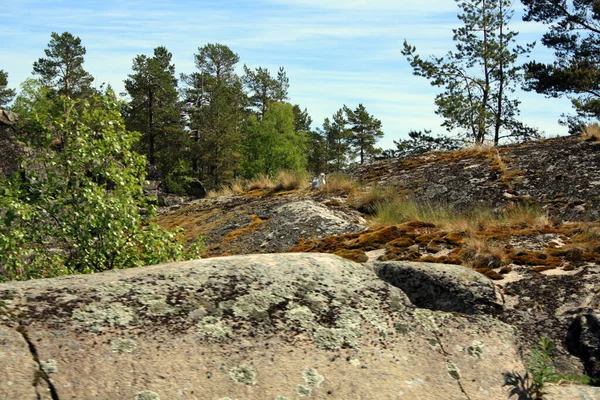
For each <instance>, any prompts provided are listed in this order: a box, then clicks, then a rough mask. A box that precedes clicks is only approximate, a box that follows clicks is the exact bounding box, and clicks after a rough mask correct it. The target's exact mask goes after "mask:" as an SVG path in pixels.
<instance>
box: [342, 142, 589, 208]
mask: <svg viewBox="0 0 600 400" xmlns="http://www.w3.org/2000/svg"><path fill="white" fill-rule="evenodd" d="M598 165H600V142H597V141H596V142H594V141H583V140H579V139H577V138H572V137H568V138H559V139H549V140H544V141H533V142H527V143H524V144H522V145H518V146H503V147H498V148H483V149H476V148H473V149H466V150H461V151H456V152H448V153H430V154H426V155H424V156H420V157H411V158H405V159H391V160H381V161H377V162H375V163H372V164H368V165H362V166H358V167H357V168H355V169H354V170H353V171H351V173H352V174H353V175H354V176H356V177H358V178H360V179H361V180H362V181H364V182H377V183H379V184H381V185H394V186H396V187H397V189H398V190H399V191H400V192H402V193H405V194H408V195H410V196H412V197H414V198H415V199H417V200H419V201H423V202H431V203H441V204H446V205H449V206H451V207H454V208H456V209H472V208H473V207H474V206H477V205H480V206H485V207H492V208H502V207H504V206H506V205H508V204H511V203H514V202H535V203H537V204H540V205H541V206H543V207H544V208H545V209H547V210H548V212H549V213H550V214H551V215H553V216H555V217H557V218H561V219H563V220H590V219H591V220H595V219H598V218H600V169H599V168H598Z"/></svg>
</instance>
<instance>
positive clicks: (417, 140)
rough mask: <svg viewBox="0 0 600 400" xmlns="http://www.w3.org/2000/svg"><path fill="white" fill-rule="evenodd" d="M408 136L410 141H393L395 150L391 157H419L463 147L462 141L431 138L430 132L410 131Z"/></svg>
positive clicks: (437, 137)
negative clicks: (424, 154)
mask: <svg viewBox="0 0 600 400" xmlns="http://www.w3.org/2000/svg"><path fill="white" fill-rule="evenodd" d="M408 136H409V138H410V139H400V140H398V141H396V140H394V144H395V145H396V150H393V151H392V153H391V156H392V157H407V156H410V155H419V154H423V153H427V152H428V151H433V150H442V151H451V150H458V149H460V148H461V147H462V145H463V142H462V141H460V140H457V139H453V138H450V137H447V136H432V135H431V131H430V130H425V131H410V132H408Z"/></svg>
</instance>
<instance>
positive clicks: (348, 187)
mask: <svg viewBox="0 0 600 400" xmlns="http://www.w3.org/2000/svg"><path fill="white" fill-rule="evenodd" d="M319 191H320V192H322V193H325V194H336V195H346V196H352V195H355V194H356V193H358V191H359V184H358V182H357V181H356V179H354V178H352V177H350V176H348V175H345V174H331V175H329V176H328V177H327V184H325V185H324V186H322V187H320V188H319Z"/></svg>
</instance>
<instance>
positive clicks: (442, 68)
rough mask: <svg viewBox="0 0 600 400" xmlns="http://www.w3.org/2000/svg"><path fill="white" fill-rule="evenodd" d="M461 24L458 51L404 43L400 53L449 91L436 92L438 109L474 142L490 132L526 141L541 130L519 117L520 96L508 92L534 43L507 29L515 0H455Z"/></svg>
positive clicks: (416, 69)
mask: <svg viewBox="0 0 600 400" xmlns="http://www.w3.org/2000/svg"><path fill="white" fill-rule="evenodd" d="M457 3H458V6H459V7H460V8H461V9H462V13H460V14H458V18H459V19H460V20H461V21H462V23H463V26H461V27H459V28H457V29H454V30H453V33H454V41H455V42H456V52H452V51H450V52H448V53H447V55H446V56H445V57H431V58H429V59H422V58H421V57H420V56H419V55H418V54H416V48H415V47H414V46H411V45H409V44H408V43H407V42H406V41H405V42H404V50H403V51H402V53H403V54H404V55H405V56H406V57H407V59H408V61H409V62H410V65H411V66H412V67H413V70H414V74H415V75H417V76H422V77H425V78H427V79H429V80H430V81H431V85H432V86H440V87H443V88H444V89H445V91H444V92H443V93H441V94H439V95H437V96H436V99H435V103H436V105H437V107H438V108H437V111H436V113H437V114H439V115H441V116H442V117H443V118H444V123H443V126H445V127H446V128H447V129H448V130H449V131H453V130H458V131H460V133H461V134H463V135H464V136H466V137H467V138H469V139H471V140H473V141H474V142H475V143H483V142H484V140H485V139H486V138H487V137H490V138H491V139H492V140H493V141H494V144H498V142H499V141H500V140H501V139H502V138H513V139H517V140H522V139H524V138H528V137H532V136H536V135H537V131H535V130H534V129H531V128H528V127H526V126H524V125H523V124H522V123H521V122H520V121H518V119H517V117H518V115H519V109H518V106H519V101H518V100H517V99H511V98H509V97H508V94H509V93H511V92H514V90H515V85H516V84H517V83H518V82H520V81H521V76H522V71H521V67H520V66H519V65H517V59H518V57H519V56H520V55H523V54H527V53H528V52H529V51H530V48H531V46H528V47H527V48H523V47H521V46H517V45H515V38H516V36H517V34H518V33H517V32H515V31H511V30H509V29H508V24H509V22H510V20H511V18H512V15H513V10H512V4H513V2H512V1H511V0H473V1H460V0H457Z"/></svg>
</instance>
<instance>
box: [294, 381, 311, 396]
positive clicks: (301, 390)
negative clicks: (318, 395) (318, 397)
mask: <svg viewBox="0 0 600 400" xmlns="http://www.w3.org/2000/svg"><path fill="white" fill-rule="evenodd" d="M311 392H312V389H311V388H309V387H308V386H306V385H300V384H298V385H296V393H298V396H300V397H308V396H310V394H311Z"/></svg>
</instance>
